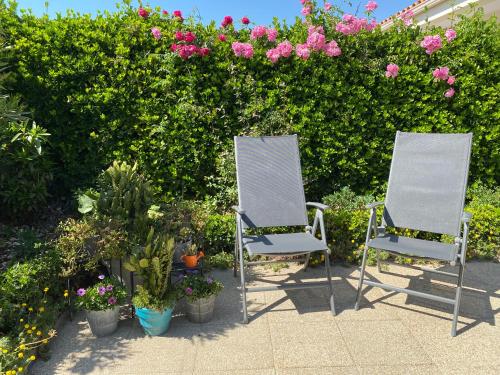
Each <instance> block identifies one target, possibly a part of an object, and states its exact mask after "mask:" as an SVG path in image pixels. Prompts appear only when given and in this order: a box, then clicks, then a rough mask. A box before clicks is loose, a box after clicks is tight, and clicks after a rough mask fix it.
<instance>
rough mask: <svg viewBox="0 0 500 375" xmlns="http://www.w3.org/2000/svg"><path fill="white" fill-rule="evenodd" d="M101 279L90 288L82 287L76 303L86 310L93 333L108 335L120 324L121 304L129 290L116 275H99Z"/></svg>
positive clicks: (78, 292)
mask: <svg viewBox="0 0 500 375" xmlns="http://www.w3.org/2000/svg"><path fill="white" fill-rule="evenodd" d="M98 278H99V281H98V282H97V283H96V284H95V285H93V286H91V287H90V288H88V289H84V288H80V289H78V290H77V292H76V294H77V296H78V298H77V301H76V304H77V306H78V307H79V308H81V309H83V310H85V312H86V316H87V321H88V323H89V326H90V330H91V331H92V333H93V334H94V335H95V336H97V337H100V336H106V335H109V334H111V333H113V332H114V331H115V330H116V327H117V326H118V319H119V317H120V305H121V304H123V303H124V302H125V301H126V298H127V291H126V289H125V287H124V286H123V284H122V283H121V282H120V281H118V280H117V279H116V278H114V277H105V276H104V275H99V276H98Z"/></svg>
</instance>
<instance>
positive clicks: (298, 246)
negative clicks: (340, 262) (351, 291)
mask: <svg viewBox="0 0 500 375" xmlns="http://www.w3.org/2000/svg"><path fill="white" fill-rule="evenodd" d="M242 239H243V247H245V248H246V249H247V251H248V253H249V255H285V254H291V255H293V254H305V253H310V252H313V251H320V250H327V249H328V247H327V246H326V245H325V244H324V243H323V242H321V241H320V240H318V239H317V238H315V237H314V236H312V235H311V234H309V233H287V234H267V235H262V236H243V238H242Z"/></svg>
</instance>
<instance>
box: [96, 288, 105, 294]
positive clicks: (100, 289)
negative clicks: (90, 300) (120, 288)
mask: <svg viewBox="0 0 500 375" xmlns="http://www.w3.org/2000/svg"><path fill="white" fill-rule="evenodd" d="M97 292H98V293H99V295H100V296H103V295H104V293H106V288H105V287H103V286H100V287H99V288H97Z"/></svg>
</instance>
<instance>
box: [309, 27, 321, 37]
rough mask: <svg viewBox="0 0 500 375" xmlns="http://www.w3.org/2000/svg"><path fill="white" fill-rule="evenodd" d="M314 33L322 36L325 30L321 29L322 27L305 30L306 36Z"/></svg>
mask: <svg viewBox="0 0 500 375" xmlns="http://www.w3.org/2000/svg"><path fill="white" fill-rule="evenodd" d="M314 32H316V33H320V34H323V35H324V34H325V29H323V26H309V28H308V29H307V35H311V34H312V33H314Z"/></svg>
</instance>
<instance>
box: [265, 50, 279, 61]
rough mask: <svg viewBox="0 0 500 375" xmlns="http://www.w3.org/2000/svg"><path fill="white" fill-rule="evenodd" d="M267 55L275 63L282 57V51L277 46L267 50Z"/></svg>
mask: <svg viewBox="0 0 500 375" xmlns="http://www.w3.org/2000/svg"><path fill="white" fill-rule="evenodd" d="M266 56H267V58H268V59H269V60H271V62H272V63H273V64H274V63H275V62H277V61H278V60H279V58H280V57H281V54H280V51H279V50H278V49H277V48H272V49H270V50H268V51H267V52H266Z"/></svg>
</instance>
